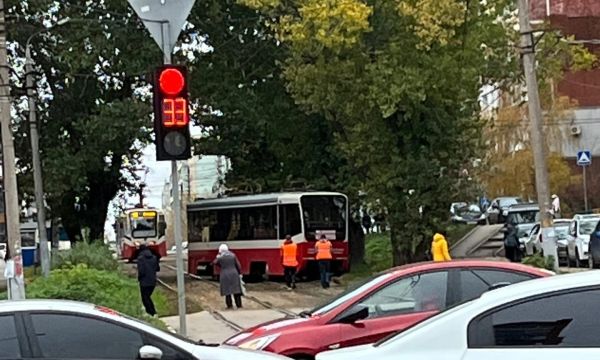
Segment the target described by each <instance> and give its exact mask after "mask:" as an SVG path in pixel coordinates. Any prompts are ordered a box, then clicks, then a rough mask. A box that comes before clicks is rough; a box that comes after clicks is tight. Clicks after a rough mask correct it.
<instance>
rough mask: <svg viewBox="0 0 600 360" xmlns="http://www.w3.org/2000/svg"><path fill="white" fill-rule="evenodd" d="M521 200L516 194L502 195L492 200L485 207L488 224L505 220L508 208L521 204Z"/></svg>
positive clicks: (500, 222)
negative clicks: (487, 206)
mask: <svg viewBox="0 0 600 360" xmlns="http://www.w3.org/2000/svg"><path fill="white" fill-rule="evenodd" d="M522 203H523V200H521V198H520V197H517V196H504V197H499V198H495V199H494V200H492V203H491V205H490V207H489V208H488V209H487V218H488V221H489V223H490V224H502V223H504V222H505V221H506V215H507V212H508V208H510V207H511V206H513V205H517V204H522Z"/></svg>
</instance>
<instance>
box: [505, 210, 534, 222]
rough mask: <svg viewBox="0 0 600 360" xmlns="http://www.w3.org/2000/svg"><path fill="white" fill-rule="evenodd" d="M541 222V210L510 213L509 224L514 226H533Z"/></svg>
mask: <svg viewBox="0 0 600 360" xmlns="http://www.w3.org/2000/svg"><path fill="white" fill-rule="evenodd" d="M539 221H540V211H539V210H527V211H515V212H510V213H508V222H512V223H513V224H516V225H519V224H533V223H536V222H539Z"/></svg>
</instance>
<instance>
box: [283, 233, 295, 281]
mask: <svg viewBox="0 0 600 360" xmlns="http://www.w3.org/2000/svg"><path fill="white" fill-rule="evenodd" d="M297 256H298V246H297V245H296V244H294V242H293V241H292V237H291V236H290V235H286V236H285V241H284V242H283V245H281V264H282V265H283V274H284V275H285V283H286V284H287V287H288V288H289V289H295V288H296V268H297V267H298V257H297Z"/></svg>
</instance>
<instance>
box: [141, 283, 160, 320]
mask: <svg viewBox="0 0 600 360" xmlns="http://www.w3.org/2000/svg"><path fill="white" fill-rule="evenodd" d="M154 288H155V286H140V294H141V295H142V304H144V309H146V312H147V313H148V314H149V315H150V316H154V315H156V308H154V302H153V301H152V293H153V292H154Z"/></svg>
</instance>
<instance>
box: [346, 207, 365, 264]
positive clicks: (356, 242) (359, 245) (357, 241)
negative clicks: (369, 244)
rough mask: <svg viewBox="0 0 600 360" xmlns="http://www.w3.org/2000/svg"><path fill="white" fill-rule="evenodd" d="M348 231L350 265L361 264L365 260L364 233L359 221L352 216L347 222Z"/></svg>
mask: <svg viewBox="0 0 600 360" xmlns="http://www.w3.org/2000/svg"><path fill="white" fill-rule="evenodd" d="M348 232H349V234H348V241H349V252H350V265H351V266H355V265H361V264H363V263H364V262H365V233H364V232H363V228H362V226H361V225H360V223H359V222H358V221H355V220H354V219H353V218H350V221H349V222H348Z"/></svg>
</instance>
